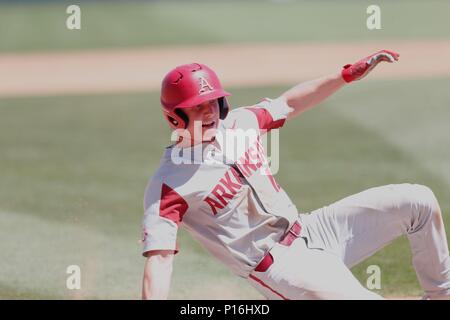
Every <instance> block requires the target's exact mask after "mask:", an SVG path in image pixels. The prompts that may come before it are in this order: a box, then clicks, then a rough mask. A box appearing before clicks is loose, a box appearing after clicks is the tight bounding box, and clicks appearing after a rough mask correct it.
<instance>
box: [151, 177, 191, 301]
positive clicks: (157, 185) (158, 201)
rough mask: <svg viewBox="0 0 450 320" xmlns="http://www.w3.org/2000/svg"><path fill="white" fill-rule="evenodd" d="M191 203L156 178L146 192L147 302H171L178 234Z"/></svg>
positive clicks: (174, 189) (173, 188)
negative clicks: (169, 298) (152, 300)
mask: <svg viewBox="0 0 450 320" xmlns="http://www.w3.org/2000/svg"><path fill="white" fill-rule="evenodd" d="M187 209H188V204H187V202H186V201H185V200H184V198H183V197H182V196H181V195H180V194H179V193H178V192H177V190H176V188H175V187H174V186H172V187H171V186H169V185H167V184H166V183H164V182H162V181H161V180H159V179H152V181H151V182H150V183H149V185H148V186H147V188H146V190H145V195H144V210H145V213H144V218H143V221H142V224H143V239H142V244H143V256H144V257H145V258H146V261H145V267H144V277H143V282H142V298H143V299H167V297H168V295H169V289H170V280H171V276H172V265H173V260H174V255H175V254H176V253H177V252H178V245H177V242H176V240H177V232H178V228H179V225H180V224H181V222H182V220H183V216H184V214H185V213H186V210H187Z"/></svg>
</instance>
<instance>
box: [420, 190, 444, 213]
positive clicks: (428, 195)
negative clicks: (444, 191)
mask: <svg viewBox="0 0 450 320" xmlns="http://www.w3.org/2000/svg"><path fill="white" fill-rule="evenodd" d="M415 186H416V187H417V188H418V190H419V191H418V194H419V197H418V199H417V202H418V203H419V205H420V206H421V207H422V209H423V210H425V211H427V212H430V213H433V214H439V215H440V209H439V203H438V200H437V199H436V196H435V194H434V192H433V190H431V189H430V188H429V187H427V186H424V185H420V184H417V185H415Z"/></svg>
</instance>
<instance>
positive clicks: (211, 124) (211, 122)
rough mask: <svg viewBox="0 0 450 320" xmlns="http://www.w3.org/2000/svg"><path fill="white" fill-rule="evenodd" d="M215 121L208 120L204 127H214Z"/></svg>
mask: <svg viewBox="0 0 450 320" xmlns="http://www.w3.org/2000/svg"><path fill="white" fill-rule="evenodd" d="M215 123H216V122H215V121H210V122H206V123H204V124H202V127H203V128H206V129H209V128H212V127H213V126H214V124H215Z"/></svg>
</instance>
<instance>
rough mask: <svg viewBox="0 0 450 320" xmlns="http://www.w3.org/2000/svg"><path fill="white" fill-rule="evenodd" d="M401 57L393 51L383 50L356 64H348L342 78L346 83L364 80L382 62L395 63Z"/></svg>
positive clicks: (343, 70)
mask: <svg viewBox="0 0 450 320" xmlns="http://www.w3.org/2000/svg"><path fill="white" fill-rule="evenodd" d="M399 56H400V55H399V54H398V53H396V52H393V51H388V50H381V51H378V52H377V53H374V54H372V55H370V56H368V57H366V58H364V59H362V60H359V61H358V62H355V63H354V64H347V65H345V66H344V69H342V72H341V74H342V78H344V80H345V82H352V81H355V80H360V79H362V78H364V77H365V76H366V75H367V74H368V73H369V72H370V71H372V69H373V68H375V66H376V65H377V64H378V63H380V62H381V61H387V62H390V63H392V62H394V61H397V60H398V57H399Z"/></svg>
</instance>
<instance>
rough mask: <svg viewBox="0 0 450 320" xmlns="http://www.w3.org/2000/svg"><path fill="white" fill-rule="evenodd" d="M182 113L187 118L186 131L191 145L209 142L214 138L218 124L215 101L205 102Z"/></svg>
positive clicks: (217, 109)
mask: <svg viewBox="0 0 450 320" xmlns="http://www.w3.org/2000/svg"><path fill="white" fill-rule="evenodd" d="M183 111H184V112H186V115H187V116H188V118H189V125H188V127H187V130H188V131H189V134H190V136H191V141H192V142H193V144H195V143H201V142H205V141H211V140H212V139H213V138H214V137H215V135H216V130H217V125H218V123H219V102H218V100H217V99H214V100H209V101H206V102H204V103H202V104H200V105H198V106H195V107H193V108H187V109H184V110H183Z"/></svg>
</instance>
